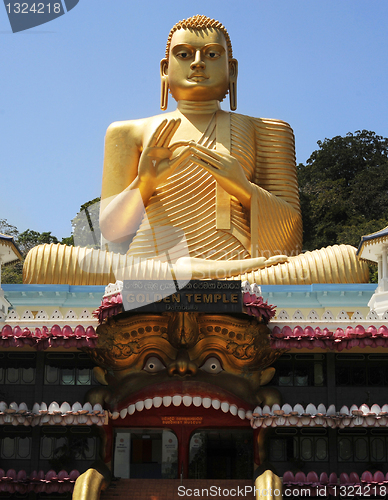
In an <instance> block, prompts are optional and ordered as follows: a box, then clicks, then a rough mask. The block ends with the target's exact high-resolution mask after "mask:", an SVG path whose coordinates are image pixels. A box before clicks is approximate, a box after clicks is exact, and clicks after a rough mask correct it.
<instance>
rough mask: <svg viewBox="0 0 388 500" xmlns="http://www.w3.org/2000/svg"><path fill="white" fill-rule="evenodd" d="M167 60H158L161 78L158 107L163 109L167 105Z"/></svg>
mask: <svg viewBox="0 0 388 500" xmlns="http://www.w3.org/2000/svg"><path fill="white" fill-rule="evenodd" d="M167 69H168V62H167V59H162V60H161V61H160V79H161V93H160V109H162V110H163V111H165V110H166V109H167V105H168V76H167Z"/></svg>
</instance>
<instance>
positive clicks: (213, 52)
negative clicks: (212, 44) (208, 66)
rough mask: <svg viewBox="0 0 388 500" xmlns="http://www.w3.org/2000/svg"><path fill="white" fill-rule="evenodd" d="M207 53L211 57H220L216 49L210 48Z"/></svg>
mask: <svg viewBox="0 0 388 500" xmlns="http://www.w3.org/2000/svg"><path fill="white" fill-rule="evenodd" d="M206 55H207V57H208V58H209V59H218V58H219V57H220V54H219V53H218V52H217V51H215V50H209V52H208V53H207V54H206Z"/></svg>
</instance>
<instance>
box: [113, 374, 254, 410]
mask: <svg viewBox="0 0 388 500" xmlns="http://www.w3.org/2000/svg"><path fill="white" fill-rule="evenodd" d="M174 398H175V399H174ZM217 401H218V402H219V403H217ZM180 405H184V406H191V405H194V406H197V407H199V406H202V407H204V408H214V409H216V410H217V409H221V410H222V411H224V412H225V413H226V412H230V413H232V415H239V416H240V418H242V419H244V418H245V417H246V416H247V418H250V414H251V413H252V411H251V405H249V403H247V402H246V401H244V400H243V399H241V398H238V397H237V396H235V395H234V394H232V393H230V392H227V391H225V390H223V389H221V388H219V387H217V386H215V385H213V384H209V383H206V382H200V383H198V382H195V383H194V382H189V381H171V382H163V383H161V384H153V385H152V386H149V387H146V388H144V389H142V390H140V391H137V392H135V393H134V394H131V396H130V397H129V398H126V399H125V400H123V401H121V402H120V403H119V405H118V407H117V408H115V409H114V410H113V408H111V411H114V412H115V413H120V412H122V411H123V410H124V411H125V409H127V410H128V413H129V414H133V413H134V412H135V411H142V410H143V409H145V410H147V409H151V408H152V407H155V408H159V407H161V406H162V407H168V406H180ZM248 412H249V413H248ZM247 413H248V415H246V414H247Z"/></svg>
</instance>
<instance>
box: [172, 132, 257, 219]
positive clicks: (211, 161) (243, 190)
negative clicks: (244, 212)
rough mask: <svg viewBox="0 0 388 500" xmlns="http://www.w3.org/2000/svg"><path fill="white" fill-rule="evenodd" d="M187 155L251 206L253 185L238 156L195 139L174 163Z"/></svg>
mask: <svg viewBox="0 0 388 500" xmlns="http://www.w3.org/2000/svg"><path fill="white" fill-rule="evenodd" d="M186 157H190V159H191V161H192V162H193V163H195V164H196V165H199V166H200V167H203V168H204V169H205V170H207V171H208V172H209V173H210V174H212V176H213V177H214V178H215V179H216V181H217V182H218V183H219V184H220V186H221V187H222V188H224V189H225V191H227V192H228V193H229V194H230V195H232V196H235V197H236V198H237V199H238V200H239V201H240V203H241V204H242V205H244V206H245V207H246V208H248V209H249V208H250V205H251V196H252V186H251V183H250V182H249V181H248V179H247V177H246V175H245V173H244V171H243V169H242V167H241V165H240V163H239V162H238V160H237V159H236V158H234V157H233V156H232V155H230V154H228V153H221V152H219V151H215V150H214V149H209V148H207V147H205V146H202V145H200V144H197V143H196V142H194V141H190V142H189V143H188V145H187V146H186V147H185V148H184V149H183V151H181V152H180V154H179V155H178V156H177V157H176V158H175V159H174V160H172V163H174V161H176V160H177V159H178V158H179V159H180V160H182V159H183V158H186Z"/></svg>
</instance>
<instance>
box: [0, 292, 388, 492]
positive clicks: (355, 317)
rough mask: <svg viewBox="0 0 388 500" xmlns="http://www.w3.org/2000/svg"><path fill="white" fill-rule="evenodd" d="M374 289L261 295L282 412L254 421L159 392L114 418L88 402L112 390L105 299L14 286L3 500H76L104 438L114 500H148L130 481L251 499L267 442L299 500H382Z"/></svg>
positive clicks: (382, 406)
mask: <svg viewBox="0 0 388 500" xmlns="http://www.w3.org/2000/svg"><path fill="white" fill-rule="evenodd" d="M375 289H376V285H375V284H354V285H352V284H316V285H295V286H291V285H285V286H281V285H267V286H262V287H261V296H262V297H263V299H264V300H265V301H268V303H269V304H275V305H276V308H277V309H276V316H275V317H274V318H273V319H272V320H271V322H270V323H269V328H270V330H271V337H270V343H271V348H272V349H273V350H281V352H280V354H281V355H280V356H278V357H277V359H276V361H275V362H274V363H273V366H274V367H275V369H276V372H275V376H274V378H273V379H272V381H271V382H270V384H269V385H271V387H273V388H276V389H277V390H278V391H279V392H280V394H281V396H282V401H281V403H280V404H273V405H271V406H269V405H264V406H262V407H260V406H258V407H256V408H254V407H251V408H250V409H247V408H242V407H239V405H238V404H235V403H234V402H231V401H225V400H223V397H222V395H221V394H220V396H219V397H217V394H214V395H213V397H212V398H210V397H202V396H201V389H198V394H197V395H195V394H187V395H185V393H184V388H182V387H178V386H177V389H176V395H174V394H171V397H166V396H162V395H160V396H158V390H157V388H156V389H155V390H154V394H155V395H154V397H153V398H152V399H150V398H149V397H148V398H147V397H144V398H143V397H141V391H140V392H139V397H138V398H137V399H138V400H137V401H135V402H134V404H130V405H129V406H128V407H125V408H123V409H122V410H121V411H119V412H111V411H107V410H106V409H104V408H103V407H102V406H101V405H100V404H93V402H92V403H90V402H88V400H87V399H88V398H87V394H91V393H92V392H93V391H91V390H93V389H98V388H99V387H101V385H100V383H99V381H98V380H97V379H98V377H95V373H96V372H95V371H93V368H94V366H95V363H94V362H93V361H92V359H91V358H93V356H90V354H91V353H92V352H93V350H98V347H97V346H98V338H97V334H96V329H97V327H98V319H97V318H95V317H94V316H93V311H95V310H96V309H98V308H99V306H100V305H101V298H102V296H103V295H104V293H105V287H102V286H67V285H3V286H2V290H3V293H4V299H3V301H4V300H6V301H7V302H8V303H9V304H10V306H9V308H8V310H7V311H5V312H4V311H3V312H2V313H1V315H0V330H1V337H0V356H1V360H2V362H1V369H0V383H1V388H0V392H1V398H0V399H1V400H2V402H1V403H0V424H1V426H0V433H1V449H0V497H1V498H31V499H32V498H71V491H72V489H73V486H74V481H75V480H76V478H77V477H78V475H79V474H82V473H83V472H84V471H85V470H87V469H88V468H89V467H90V466H91V464H92V463H93V462H95V461H96V460H97V459H98V458H99V456H100V454H101V450H102V441H101V430H102V429H105V440H106V441H107V444H106V445H105V448H106V450H105V460H107V457H108V458H109V461H111V464H112V471H113V475H114V479H117V478H121V479H120V480H118V481H112V483H111V487H110V488H109V489H108V490H107V491H106V492H104V493H102V497H101V498H105V499H110V498H113V497H115V498H118V496H119V493H120V491H121V490H120V487H121V485H123V486H122V488H124V489H123V493H122V494H124V491H126V494H127V496H125V498H137V497H136V489H135V491H134V493H133V495H134V496H131V497H130V496H128V495H129V493H128V488H129V489H131V486H129V485H128V481H132V483H129V484H132V485H133V484H139V483H136V481H139V480H143V479H149V480H150V483H149V484H150V485H153V486H152V487H154V488H155V484H159V483H155V481H165V484H172V485H173V486H171V487H174V488H175V493H174V494H175V495H176V488H177V485H178V484H179V485H185V484H189V485H191V487H193V486H192V485H193V484H213V483H214V484H221V485H222V484H223V485H225V484H229V485H230V484H240V485H241V484H242V485H250V484H252V478H253V476H254V473H255V469H256V468H257V467H260V462H261V460H260V450H259V449H258V446H257V442H258V436H259V434H260V433H263V432H265V433H266V440H268V441H267V446H268V450H269V456H268V457H267V458H268V460H269V462H270V463H271V465H272V466H273V468H274V470H275V471H276V473H277V474H278V475H279V476H280V477H282V478H283V488H289V491H291V490H292V491H293V494H292V495H288V497H294V498H297V497H298V494H297V492H298V491H299V490H301V489H302V486H303V487H304V488H307V489H310V490H311V489H314V488H316V487H317V485H321V486H326V487H327V490H325V491H327V495H329V494H331V495H332V496H335V494H337V496H338V492H337V493H336V487H337V486H338V487H340V486H341V485H349V484H358V483H359V484H362V485H364V486H365V485H369V486H370V487H371V488H372V487H373V486H374V487H375V493H376V495H375V497H378V493H379V492H378V491H377V490H376V485H377V486H378V487H379V488H380V487H381V485H383V484H386V479H387V478H385V477H384V472H386V471H385V467H386V463H387V461H388V431H387V422H388V398H387V393H386V390H385V388H386V386H387V383H388V363H387V361H388V328H387V322H388V307H387V311H386V312H385V313H384V314H379V315H378V314H377V313H376V312H375V311H373V310H370V308H369V306H368V303H369V302H370V300H371V298H372V297H373V296H374V293H375ZM256 294H257V295H258V293H257V289H256ZM251 297H253V295H251ZM116 307H120V304H116ZM100 312H101V308H100ZM114 312H115V313H116V312H118V311H117V310H114ZM248 313H249V311H248ZM130 316H131V315H130ZM246 316H247V317H249V316H248V314H246ZM241 321H243V320H241ZM237 323H238V321H236V324H235V325H231V324H229V325H225V327H224V330H225V332H224V333H225V335H228V336H229V338H233V336H234V335H235V334H234V332H232V330H233V329H234V330H236V332H237V333H236V338H237V337H238V336H239V335H240V333H238V332H239V330H238V328H239V326H238V324H237ZM222 326H223V325H221V327H222ZM163 328H164V326H163V325H162V324H157V322H155V319H154V318H152V317H150V321H149V325H148V326H146V327H145V329H143V328H142V327H141V326H140V327H139V326H138V325H137V326H136V325H135V324H132V325H131V326H130V328H129V329H128V335H129V336H132V338H133V339H134V340H136V339H137V337H141V336H142V335H147V334H149V335H150V331H151V330H152V329H154V330H158V332H160V333H163V331H166V330H163ZM212 328H217V327H215V326H212V324H211V323H208V324H207V325H206V329H207V331H208V332H211V331H212ZM147 332H148V333H147ZM150 342H151V341H150ZM277 352H278V354H279V351H277ZM150 360H151V362H150ZM152 362H153V363H157V360H153V359H151V358H149V360H148V365H149V369H150V370H152V369H153V367H152V366H151V364H152ZM177 369H178V368H177ZM210 369H213V368H210ZM178 385H179V384H178ZM380 476H381V477H380ZM151 480H154V482H152V481H151ZM168 480H170V481H168ZM206 480H213V481H210V482H209V481H208V482H207V483H206ZM228 480H229V482H228ZM230 480H233V481H234V482H233V481H232V482H231V481H230ZM201 481H202V482H201ZM217 481H218V483H217ZM141 484H142V491H143V492H144V488H145V487H146V486H145V485H144V481H142V482H141ZM147 484H148V482H147ZM290 488H291V489H290ZM330 488H331V490H330ZM329 490H330V491H329ZM302 493H303V492H301V493H300V494H301V495H302ZM283 494H284V493H283ZM112 495H113V496H112ZM169 495H170V496H167V497H166V498H175V497H173V496H172V493H170V494H169ZM248 497H249V495H248ZM251 497H252V496H250V497H249V498H251ZM122 498H124V496H123V497H122ZM142 498H143V497H142ZM144 498H145V497H144ZM147 498H148V497H147ZM157 498H164V497H163V496H161V497H157ZM177 498H178V497H177ZM372 498H374V496H372Z"/></svg>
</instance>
